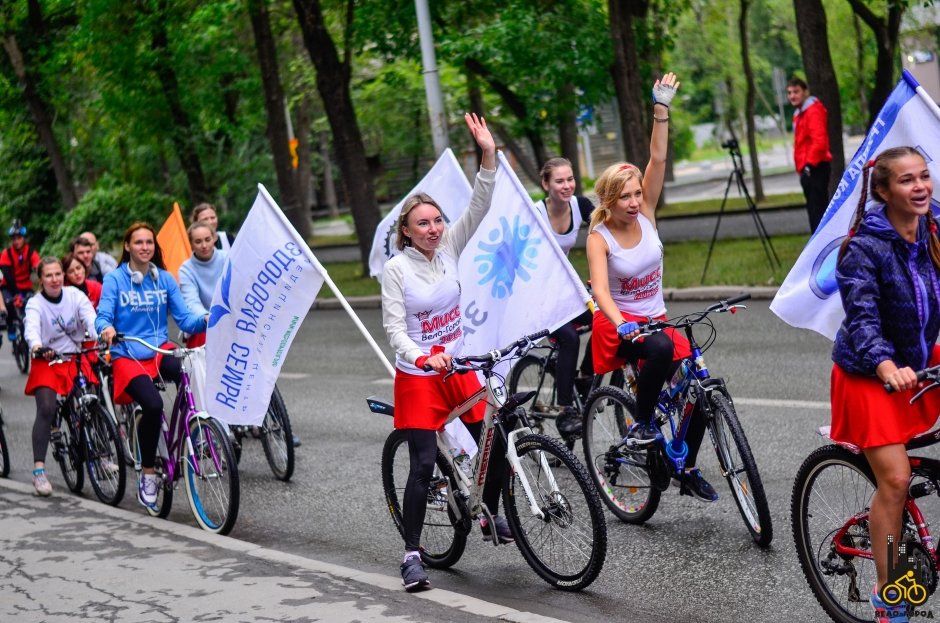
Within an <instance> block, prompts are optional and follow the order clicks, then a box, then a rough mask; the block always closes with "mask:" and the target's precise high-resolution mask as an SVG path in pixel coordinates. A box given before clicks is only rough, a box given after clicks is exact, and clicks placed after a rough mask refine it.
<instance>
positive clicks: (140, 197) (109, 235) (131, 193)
mask: <svg viewBox="0 0 940 623" xmlns="http://www.w3.org/2000/svg"><path fill="white" fill-rule="evenodd" d="M172 207H173V198H172V197H170V196H168V195H164V194H162V193H158V192H153V191H148V190H143V189H141V188H139V187H137V186H134V185H131V184H121V185H116V186H113V187H111V188H99V189H95V190H92V191H89V192H88V193H86V194H85V196H84V197H82V200H81V201H80V202H79V204H78V206H76V207H75V209H74V210H72V211H71V212H69V213H68V214H67V215H66V216H65V218H64V219H62V220H61V222H59V223H58V226H57V227H56V230H55V233H54V234H53V235H52V236H50V237H49V239H48V240H47V241H46V245H45V246H44V248H43V252H44V253H53V254H56V255H60V254H62V253H63V252H65V251H66V250H67V248H68V243H69V241H70V240H71V239H72V238H73V237H74V236H76V235H78V234H79V233H81V232H83V231H86V230H90V231H93V232H95V235H96V236H98V242H99V244H100V245H101V247H102V249H117V248H118V247H119V246H120V242H121V239H122V238H123V236H124V232H125V230H126V229H127V228H128V227H129V226H130V225H131V224H132V223H134V222H136V221H144V222H147V223H150V224H151V225H153V227H154V229H156V230H157V231H159V229H160V227H161V226H162V225H163V222H164V221H165V220H166V217H167V216H168V215H169V213H170V209H171V208H172Z"/></svg>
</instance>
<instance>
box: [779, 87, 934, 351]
mask: <svg viewBox="0 0 940 623" xmlns="http://www.w3.org/2000/svg"><path fill="white" fill-rule="evenodd" d="M903 145H909V146H912V147H916V148H917V149H918V151H920V152H921V153H922V154H923V155H924V159H925V160H926V161H927V166H928V168H929V169H930V174H931V177H934V178H937V176H940V167H938V163H937V161H936V160H935V158H934V156H938V157H940V109H938V108H937V105H936V104H935V103H934V102H933V100H932V99H931V98H930V96H929V95H927V93H926V91H924V89H923V88H922V87H921V86H920V85H919V84H918V83H917V81H916V80H915V79H914V77H913V76H911V74H909V73H908V72H907V71H906V70H905V71H904V72H903V76H902V78H901V80H900V82H898V85H897V86H896V87H895V88H894V91H893V92H892V93H891V96H890V97H889V98H888V101H887V102H885V105H884V107H883V108H882V109H881V112H880V113H879V114H878V118H877V119H876V120H875V123H874V124H872V127H871V129H870V130H869V131H868V135H867V136H866V137H865V140H864V142H862V145H861V147H859V149H858V151H857V152H855V155H854V156H853V157H852V161H851V163H850V164H849V166H848V167H846V170H845V173H844V174H843V175H842V181H841V182H839V187H838V188H837V189H836V192H835V195H833V197H832V201H830V202H829V207H828V208H827V209H826V213H825V214H824V215H823V219H822V222H821V223H820V224H819V227H818V228H817V229H816V233H815V234H813V237H812V238H810V240H809V242H807V243H806V248H804V249H803V252H802V253H801V254H800V257H799V258H798V259H797V261H796V263H795V264H794V265H793V268H792V269H791V270H790V274H788V275H787V278H786V279H785V280H784V282H783V285H782V286H780V290H779V291H778V292H777V296H776V297H774V300H773V302H772V303H771V305H770V309H771V310H772V311H773V312H774V313H775V314H777V315H778V316H779V317H780V318H781V319H782V320H784V321H785V322H786V323H787V324H790V325H793V326H794V327H801V328H805V329H812V330H814V331H817V332H819V333H821V334H823V335H825V336H826V337H828V338H829V339H834V338H835V336H836V333H837V332H838V330H839V326H840V325H841V324H842V319H843V318H844V317H845V310H843V308H842V299H841V297H840V296H839V289H838V286H837V284H836V257H837V255H838V253H839V246H840V245H841V244H842V240H843V239H844V238H845V236H846V234H847V232H848V230H849V225H850V224H851V222H852V217H853V216H854V214H855V208H856V207H857V206H858V199H859V196H860V195H861V181H862V170H863V167H864V166H865V164H866V163H867V162H868V161H869V160H871V159H872V158H874V157H875V156H877V155H878V154H880V153H881V152H883V151H884V150H886V149H889V148H891V147H899V146H903ZM936 191H940V185H938V186H937V187H936V188H935V192H936ZM872 205H874V203H872V202H871V201H870V202H869V206H868V207H871V206H872ZM931 207H932V209H933V211H934V214H937V213H938V207H940V206H938V204H937V202H936V201H935V200H932V201H931Z"/></svg>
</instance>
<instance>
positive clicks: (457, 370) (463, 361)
mask: <svg viewBox="0 0 940 623" xmlns="http://www.w3.org/2000/svg"><path fill="white" fill-rule="evenodd" d="M548 334H549V330H548V329H542V330H541V331H536V332H535V333H531V334H529V335H526V336H523V337H521V338H519V339H518V340H516V341H515V342H513V343H512V344H510V345H509V346H506V347H505V348H501V349H494V350H491V351H490V352H488V353H486V354H485V355H467V356H464V357H454V358H453V359H452V360H451V366H452V368H451V370H450V371H449V372H448V373H447V376H450V375H451V374H463V373H465V372H469V371H471V370H473V369H474V368H473V367H472V366H469V365H467V364H471V363H483V364H487V363H496V362H498V361H500V360H502V359H503V358H504V357H506V355H508V354H509V353H511V352H512V351H514V350H516V349H519V348H523V347H525V346H526V345H527V344H533V343H535V342H536V341H538V340H540V339H542V338H543V337H545V336H547V335H548ZM432 370H433V368H431V366H429V365H427V364H424V371H425V372H431V371H432Z"/></svg>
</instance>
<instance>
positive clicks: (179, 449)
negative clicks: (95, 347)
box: [115, 333, 240, 534]
mask: <svg viewBox="0 0 940 623" xmlns="http://www.w3.org/2000/svg"><path fill="white" fill-rule="evenodd" d="M115 340H123V341H130V342H136V343H138V344H140V345H142V346H144V347H146V348H149V349H150V350H152V351H153V352H155V353H162V354H163V355H165V356H171V357H177V358H179V359H182V360H183V366H182V371H181V373H180V382H179V389H178V392H177V395H176V399H175V400H174V403H173V410H172V411H171V415H170V419H169V422H168V421H167V419H166V414H165V413H161V414H160V430H161V434H160V436H159V438H158V442H157V456H156V463H155V465H154V468H155V470H156V473H157V480H158V493H157V503H156V505H155V506H154V507H153V508H150V507H148V508H147V512H148V513H149V514H150V515H153V516H155V517H160V518H164V519H165V518H166V517H167V515H169V514H170V507H171V506H172V504H173V491H174V489H175V487H176V483H177V482H178V481H179V480H180V478H182V479H183V481H184V482H185V485H186V495H187V497H188V498H189V507H190V510H191V511H192V513H193V517H194V518H195V519H196V523H197V524H199V527H200V528H202V529H203V530H207V531H209V532H214V533H216V534H228V533H229V532H230V531H231V529H232V527H234V525H235V520H236V519H237V518H238V504H239V497H240V489H239V478H238V465H237V461H236V460H235V451H234V450H233V449H232V443H231V441H230V440H229V435H228V431H227V430H226V428H225V425H224V424H222V423H220V422H219V421H218V420H216V419H214V418H213V417H212V416H211V415H209V414H208V413H206V412H205V411H197V410H196V407H195V403H194V401H193V393H192V387H191V385H190V379H189V368H188V366H187V361H186V359H187V357H188V356H189V355H190V354H191V353H192V351H193V349H191V348H174V349H172V350H169V349H165V348H160V347H159V346H154V345H153V344H150V343H149V342H147V341H145V340H142V339H140V338H138V337H134V336H130V335H121V334H120V333H119V334H117V335H115ZM158 388H160V389H164V388H163V387H161V385H158ZM134 413H135V418H139V417H140V413H139V411H135V412H134ZM133 430H134V431H135V435H134V437H133V439H134V443H133V444H132V445H133V447H134V449H135V459H134V469H135V470H136V471H137V472H138V477H139V472H140V471H141V464H140V447H139V443H138V442H137V437H136V430H137V425H136V423H135V424H134V426H133Z"/></svg>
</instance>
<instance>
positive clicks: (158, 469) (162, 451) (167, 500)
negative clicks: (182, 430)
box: [131, 413, 173, 519]
mask: <svg viewBox="0 0 940 623" xmlns="http://www.w3.org/2000/svg"><path fill="white" fill-rule="evenodd" d="M139 417H140V414H139V413H137V414H135V417H134V418H133V420H132V421H133V422H134V437H133V439H132V441H131V447H132V448H133V450H134V465H135V469H136V470H137V480H138V483H137V485H138V487H139V486H140V475H141V474H140V464H141V463H140V442H139V441H138V439H137V418H139ZM169 460H170V458H169V456H168V455H167V450H166V443H165V441H164V438H163V431H162V430H161V431H160V436H159V437H158V439H157V455H156V456H155V457H154V462H153V469H154V472H155V473H156V475H157V483H158V486H157V501H156V503H155V504H154V505H153V508H151V507H149V506H145V507H144V509H145V510H146V511H147V514H148V515H150V516H151V517H159V518H160V519H166V518H167V517H168V516H169V515H170V509H171V508H173V483H172V482H170V480H169V478H168V477H167V469H166V465H167V463H168V462H169Z"/></svg>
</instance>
